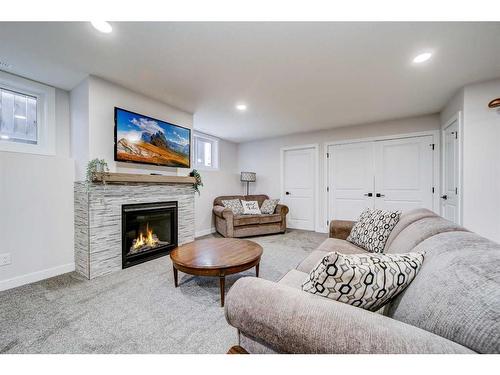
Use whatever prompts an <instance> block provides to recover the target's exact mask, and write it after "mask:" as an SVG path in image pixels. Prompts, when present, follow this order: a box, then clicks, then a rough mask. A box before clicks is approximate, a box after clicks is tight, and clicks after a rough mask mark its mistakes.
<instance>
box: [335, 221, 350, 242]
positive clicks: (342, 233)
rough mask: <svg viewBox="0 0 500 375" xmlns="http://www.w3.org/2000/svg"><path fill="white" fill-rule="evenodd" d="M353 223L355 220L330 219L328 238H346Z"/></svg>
mask: <svg viewBox="0 0 500 375" xmlns="http://www.w3.org/2000/svg"><path fill="white" fill-rule="evenodd" d="M354 224H356V222H355V221H350V220H332V221H330V238H338V239H339V240H345V239H347V237H349V234H350V233H351V230H352V227H353V226H354Z"/></svg>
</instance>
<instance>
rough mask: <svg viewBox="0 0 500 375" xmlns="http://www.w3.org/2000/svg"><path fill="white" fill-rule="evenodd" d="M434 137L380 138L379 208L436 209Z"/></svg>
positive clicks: (377, 161) (376, 145)
mask: <svg viewBox="0 0 500 375" xmlns="http://www.w3.org/2000/svg"><path fill="white" fill-rule="evenodd" d="M432 143H433V137H432V136H424V137H414V138H403V139H393V140H388V141H376V142H375V143H374V156H375V160H374V161H375V191H374V195H375V208H381V209H386V210H401V211H403V212H404V211H408V210H412V209H414V208H420V207H425V208H428V209H431V210H432V209H433V191H432V189H433V175H434V168H433V153H434V151H433V148H432V147H431V144H432Z"/></svg>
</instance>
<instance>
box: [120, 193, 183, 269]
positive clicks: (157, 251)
mask: <svg viewBox="0 0 500 375" xmlns="http://www.w3.org/2000/svg"><path fill="white" fill-rule="evenodd" d="M175 247H177V202H159V203H144V204H127V205H123V206H122V268H127V267H131V266H134V265H136V264H139V263H142V262H146V261H148V260H151V259H154V258H158V257H161V256H163V255H166V254H168V253H169V252H170V250H172V249H174V248H175Z"/></svg>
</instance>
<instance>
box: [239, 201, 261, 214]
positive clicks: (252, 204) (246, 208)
mask: <svg viewBox="0 0 500 375" xmlns="http://www.w3.org/2000/svg"><path fill="white" fill-rule="evenodd" d="M241 205H242V206H243V215H260V209H259V202H257V201H241Z"/></svg>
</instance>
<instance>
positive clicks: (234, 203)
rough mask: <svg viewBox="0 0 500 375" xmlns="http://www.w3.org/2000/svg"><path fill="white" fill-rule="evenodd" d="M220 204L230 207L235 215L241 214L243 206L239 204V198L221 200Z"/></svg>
mask: <svg viewBox="0 0 500 375" xmlns="http://www.w3.org/2000/svg"><path fill="white" fill-rule="evenodd" d="M222 204H223V205H224V207H226V208H230V209H231V211H233V214H235V215H243V206H242V205H241V201H240V200H239V199H228V200H223V201H222Z"/></svg>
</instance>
